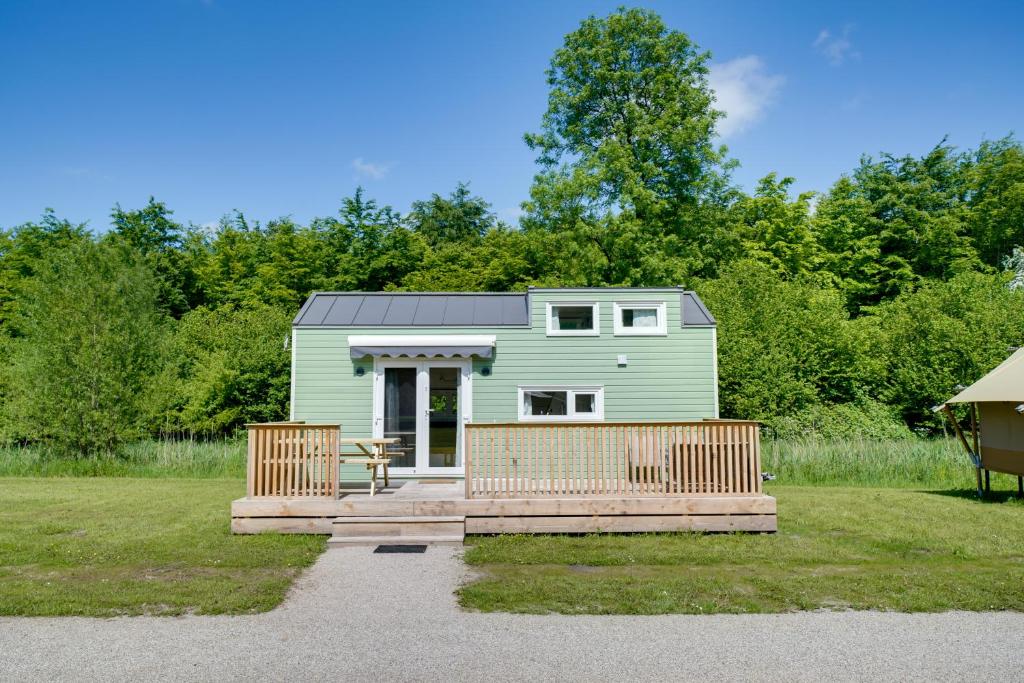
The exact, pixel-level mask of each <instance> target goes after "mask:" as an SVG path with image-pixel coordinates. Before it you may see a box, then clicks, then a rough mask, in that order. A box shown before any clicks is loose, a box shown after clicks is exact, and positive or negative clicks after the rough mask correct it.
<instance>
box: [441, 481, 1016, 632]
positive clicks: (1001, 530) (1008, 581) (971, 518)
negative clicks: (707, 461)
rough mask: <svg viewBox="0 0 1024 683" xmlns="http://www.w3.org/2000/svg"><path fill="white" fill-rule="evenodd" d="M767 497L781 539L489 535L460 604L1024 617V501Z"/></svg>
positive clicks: (942, 493)
mask: <svg viewBox="0 0 1024 683" xmlns="http://www.w3.org/2000/svg"><path fill="white" fill-rule="evenodd" d="M1000 479H1003V480H1004V481H1003V482H1002V483H1004V484H1005V485H1009V484H1008V482H1009V478H1008V477H1003V478H1000ZM994 483H995V482H994ZM1014 484H1015V482H1014ZM768 492H769V493H770V494H772V495H775V496H776V497H777V500H778V504H779V532H778V533H777V534H774V535H744V534H728V535H714V534H671V535H666V534H660V535H653V534H644V535H608V536H598V535H590V536H575V537H574V536H534V537H531V536H495V537H480V538H478V539H477V540H475V541H473V542H472V543H473V546H472V547H471V548H470V549H468V550H467V553H466V560H467V562H469V563H470V564H471V565H474V566H475V568H476V569H478V570H480V571H481V572H482V576H481V578H479V579H478V580H476V581H474V582H472V583H470V584H468V585H467V586H465V587H463V588H462V589H461V591H460V600H461V603H462V605H463V606H464V607H467V608H472V609H478V610H484V611H508V612H534V613H542V612H561V613H566V614H667V613H695V614H698V613H710V612H789V611H793V610H811V609H821V608H824V609H882V610H898V611H938V610H950V609H963V610H1008V609H1009V610H1024V502H1021V501H1018V500H1014V499H1012V498H1010V496H1009V494H1008V493H1007V492H1005V491H1004V492H1000V493H993V494H992V497H993V499H994V500H992V501H987V502H981V501H978V500H976V499H974V498H973V497H972V494H971V492H970V491H968V490H932V491H929V490H911V489H881V488H841V487H835V488H829V487H810V486H770V487H769V491H768Z"/></svg>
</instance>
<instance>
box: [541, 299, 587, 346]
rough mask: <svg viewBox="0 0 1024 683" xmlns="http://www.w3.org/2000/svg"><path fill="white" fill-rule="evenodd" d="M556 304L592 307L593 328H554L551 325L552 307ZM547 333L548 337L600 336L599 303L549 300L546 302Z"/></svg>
mask: <svg viewBox="0 0 1024 683" xmlns="http://www.w3.org/2000/svg"><path fill="white" fill-rule="evenodd" d="M558 306H577V307H582V306H590V307H591V308H593V309H594V312H593V316H594V329H592V330H556V329H555V328H554V327H553V326H552V322H553V320H554V318H553V317H552V315H551V311H552V309H553V308H555V307H558ZM546 311H547V316H546V318H547V324H546V327H547V333H548V336H549V337H600V336H601V305H600V304H599V303H598V302H596V301H549V302H547V307H546Z"/></svg>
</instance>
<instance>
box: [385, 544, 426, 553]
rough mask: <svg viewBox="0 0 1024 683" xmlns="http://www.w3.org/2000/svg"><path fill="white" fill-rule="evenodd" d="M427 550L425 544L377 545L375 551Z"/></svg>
mask: <svg viewBox="0 0 1024 683" xmlns="http://www.w3.org/2000/svg"><path fill="white" fill-rule="evenodd" d="M426 551H427V546H425V545H379V546H377V549H376V550H374V551H373V552H375V553H424V552H426Z"/></svg>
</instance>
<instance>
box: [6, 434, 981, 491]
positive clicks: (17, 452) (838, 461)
mask: <svg viewBox="0 0 1024 683" xmlns="http://www.w3.org/2000/svg"><path fill="white" fill-rule="evenodd" d="M245 458H246V454H245V440H244V438H242V439H228V440H223V441H189V440H185V441H143V442H140V443H137V444H134V445H132V446H130V447H128V448H127V449H125V451H124V452H123V453H122V454H121V455H120V456H119V457H113V456H105V457H94V458H80V459H68V458H61V457H57V456H55V455H53V454H51V453H48V452H47V451H46V449H45V448H42V447H38V446H30V447H18V446H7V447H0V476H28V477H185V478H197V479H207V478H238V479H241V478H244V477H245ZM762 469H764V470H765V471H767V472H771V473H772V474H774V475H775V476H776V480H777V481H778V483H780V484H808V485H826V486H833V485H834V486H882V487H890V486H894V487H910V486H936V487H945V488H968V489H969V488H973V487H974V470H973V468H972V467H971V465H970V461H969V460H968V459H967V456H966V455H965V454H964V452H963V449H962V448H961V447H960V445H959V444H958V443H957V442H956V441H955V440H954V439H918V438H907V439H890V440H880V439H867V438H862V439H857V438H854V439H847V440H842V441H838V440H836V441H824V440H820V439H795V440H784V441H779V440H769V439H765V440H764V442H763V448H762ZM993 483H995V482H993Z"/></svg>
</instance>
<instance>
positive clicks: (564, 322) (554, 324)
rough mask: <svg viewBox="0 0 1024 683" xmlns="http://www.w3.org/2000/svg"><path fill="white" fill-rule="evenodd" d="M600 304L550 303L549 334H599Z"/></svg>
mask: <svg viewBox="0 0 1024 683" xmlns="http://www.w3.org/2000/svg"><path fill="white" fill-rule="evenodd" d="M598 311H599V309H598V305H597V304H596V303H565V304H557V303H549V304H548V307H547V319H548V320H547V328H548V329H547V331H548V335H549V336H586V335H598V334H600V330H599V329H598V320H599V318H598Z"/></svg>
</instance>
